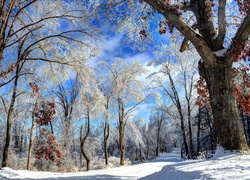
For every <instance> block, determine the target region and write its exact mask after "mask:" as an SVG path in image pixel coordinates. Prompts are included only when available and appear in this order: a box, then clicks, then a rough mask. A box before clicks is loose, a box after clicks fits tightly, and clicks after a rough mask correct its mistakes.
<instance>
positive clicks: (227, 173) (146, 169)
mask: <svg viewBox="0 0 250 180" xmlns="http://www.w3.org/2000/svg"><path fill="white" fill-rule="evenodd" d="M1 178H8V179H46V180H49V179H50V180H55V179H57V180H58V179H60V180H61V179H62V180H66V179H67V180H79V179H86V180H96V179H102V180H109V179H129V180H134V179H141V180H158V179H160V180H194V179H200V180H201V179H203V180H205V179H206V180H209V179H220V180H226V179H228V180H229V179H230V180H232V179H235V180H236V179H237V180H250V155H243V154H237V153H224V151H223V150H219V151H217V153H216V154H215V156H214V157H213V158H212V159H209V160H192V161H185V160H181V159H180V158H179V152H178V150H177V149H175V150H174V151H173V152H172V153H168V154H162V155H160V157H158V158H157V159H154V160H152V161H149V162H146V163H142V164H137V165H132V166H125V167H117V168H108V169H101V170H92V171H89V172H78V173H53V172H35V171H22V170H18V171H16V170H12V169H9V168H3V169H2V170H0V180H2V179H1Z"/></svg>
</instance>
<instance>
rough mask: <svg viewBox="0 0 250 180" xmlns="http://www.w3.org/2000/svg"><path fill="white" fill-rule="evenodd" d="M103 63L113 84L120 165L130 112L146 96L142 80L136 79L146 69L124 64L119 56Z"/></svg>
mask: <svg viewBox="0 0 250 180" xmlns="http://www.w3.org/2000/svg"><path fill="white" fill-rule="evenodd" d="M103 65H104V67H106V69H108V71H109V73H110V77H111V79H112V81H113V84H114V85H113V90H114V97H115V99H116V103H117V110H118V128H119V143H120V144H119V148H120V165H124V164H125V138H124V136H125V126H126V123H127V121H128V119H129V117H130V115H131V112H132V111H133V110H135V108H136V107H137V106H138V105H139V104H141V103H142V102H143V101H144V100H145V99H146V98H147V96H145V95H144V93H143V88H144V85H143V82H141V81H140V80H138V79H137V78H138V77H139V76H141V75H143V74H144V73H146V69H145V67H143V65H141V64H139V63H137V62H134V63H132V64H131V65H129V64H125V63H124V61H123V60H122V59H120V58H115V59H114V63H113V64H111V65H109V64H108V63H103Z"/></svg>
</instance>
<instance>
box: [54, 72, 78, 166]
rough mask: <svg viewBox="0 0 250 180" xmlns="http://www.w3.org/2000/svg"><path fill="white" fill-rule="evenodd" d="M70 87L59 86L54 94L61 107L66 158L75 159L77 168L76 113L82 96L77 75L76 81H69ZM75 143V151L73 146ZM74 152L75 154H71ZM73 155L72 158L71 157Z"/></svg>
mask: <svg viewBox="0 0 250 180" xmlns="http://www.w3.org/2000/svg"><path fill="white" fill-rule="evenodd" d="M69 81H70V83H69V85H64V84H62V83H61V84H59V85H58V87H57V90H55V91H53V94H55V96H56V97H57V100H56V101H57V103H58V105H59V106H60V107H61V111H60V112H61V116H60V118H62V122H61V126H60V127H61V131H62V139H61V140H62V142H63V143H62V144H63V148H64V149H65V151H66V154H65V156H67V158H70V157H72V158H74V162H75V166H77V159H76V158H77V157H76V155H75V153H76V152H75V150H76V143H75V138H74V136H75V134H74V129H73V128H74V127H73V122H74V111H76V109H77V107H76V106H77V99H79V95H80V92H79V91H80V82H79V81H80V80H79V76H78V75H76V77H75V78H74V79H71V78H70V79H69ZM72 137H73V138H72ZM71 141H73V150H72V148H71V147H72V146H71V145H72V144H71V143H70V142H71ZM71 151H74V152H71ZM71 154H72V156H70V155H71Z"/></svg>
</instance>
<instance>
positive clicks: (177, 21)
mask: <svg viewBox="0 0 250 180" xmlns="http://www.w3.org/2000/svg"><path fill="white" fill-rule="evenodd" d="M109 2H110V3H109V4H108V5H109V6H107V7H110V6H112V5H113V7H114V8H116V9H118V8H117V6H119V5H120V4H121V2H125V3H124V4H125V6H126V7H127V9H126V10H127V13H124V15H123V16H121V17H120V19H119V22H121V19H123V20H125V21H124V29H125V30H129V31H127V33H126V37H129V38H131V39H133V38H135V33H131V32H132V30H134V32H137V33H138V34H139V36H140V38H141V41H142V43H141V45H142V46H143V45H145V43H146V41H147V39H148V38H149V37H151V35H152V34H153V31H155V28H157V27H156V24H157V26H158V28H159V33H160V34H164V33H166V31H167V30H169V31H170V32H171V33H172V35H174V36H175V37H178V38H176V39H177V41H178V40H180V39H181V38H180V37H179V35H182V36H183V42H182V45H181V46H180V51H181V52H183V51H185V50H188V49H189V48H192V47H194V48H195V49H196V51H197V52H198V53H199V55H200V56H201V59H200V61H199V67H198V68H199V73H200V75H201V76H202V78H204V79H205V81H206V83H207V85H208V89H209V95H210V100H211V102H210V103H211V107H212V111H213V118H214V127H215V133H216V137H217V143H218V144H220V145H221V146H223V147H224V148H225V149H237V150H246V149H248V146H247V142H246V138H245V135H244V130H243V126H242V121H241V119H240V116H239V110H238V106H237V103H236V98H235V87H234V84H233V77H234V73H233V71H232V67H233V63H234V62H235V61H240V60H241V59H247V57H249V46H250V44H249V34H250V12H249V11H250V7H249V1H247V0H237V1H236V2H234V1H230V2H229V1H227V0H219V1H217V0H215V1H214V0H206V1H205V0H185V1H182V0H181V1H175V0H139V1H136V0H134V1H133V0H127V1H126V0H119V1H109ZM138 4H141V6H139V5H138ZM119 9H121V10H124V9H122V8H121V7H119ZM131 16H133V17H131ZM119 28H120V27H119ZM120 29H121V28H120ZM156 41H159V39H156ZM147 42H148V41H147ZM139 48H140V50H141V49H142V50H143V48H142V47H139ZM166 56H168V54H167V53H166Z"/></svg>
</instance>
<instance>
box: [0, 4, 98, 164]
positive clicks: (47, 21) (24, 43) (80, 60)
mask: <svg viewBox="0 0 250 180" xmlns="http://www.w3.org/2000/svg"><path fill="white" fill-rule="evenodd" d="M75 3H76V2H67V3H66V1H63V0H58V1H50V0H48V1H47V0H46V1H38V0H32V1H17V0H11V1H1V4H0V24H1V28H0V59H1V60H0V63H1V66H0V79H1V85H0V87H2V88H6V86H7V85H8V86H12V89H13V95H12V98H10V101H9V108H8V116H7V123H6V125H7V126H6V128H7V130H6V142H5V146H4V150H3V162H2V166H7V160H8V150H9V145H10V136H11V135H10V133H9V132H10V130H11V121H12V117H13V116H12V114H13V110H15V109H14V107H15V105H16V102H15V98H16V96H17V94H18V93H17V88H18V82H19V81H20V78H22V77H25V78H27V79H26V81H28V83H29V81H30V80H31V79H32V78H30V77H31V76H30V75H31V74H36V75H38V77H39V76H41V74H43V75H44V72H46V73H47V76H48V75H49V76H50V77H49V78H44V79H43V80H46V79H52V80H54V82H55V81H59V79H60V78H55V77H57V76H58V72H59V71H60V72H62V73H61V74H60V75H62V76H61V77H63V75H65V74H64V72H65V71H66V69H65V65H67V67H69V66H70V67H71V69H74V70H75V71H77V72H79V74H81V76H82V78H83V77H84V78H86V79H88V78H87V77H88V74H89V69H88V66H87V65H86V61H87V59H89V58H90V57H92V56H93V55H95V52H96V50H97V49H96V47H94V44H93V41H91V40H92V36H91V35H93V33H94V32H95V31H92V33H91V34H90V33H89V31H90V28H89V27H88V28H86V26H85V25H86V24H88V22H87V21H86V19H87V15H88V13H87V12H88V10H87V9H86V8H84V7H82V6H80V4H78V6H76V4H75ZM76 7H77V9H76ZM83 17H85V18H83ZM71 47H74V48H71ZM90 49H92V50H91V52H90V51H89V50H90ZM10 52H11V53H10ZM79 52H81V53H79ZM38 67H39V68H38ZM37 69H39V70H38V71H37ZM42 69H44V71H41V70H42ZM28 75H29V76H28ZM44 77H46V76H44ZM33 79H36V80H38V79H39V78H37V77H36V78H34V77H33ZM25 84H26V85H27V82H26V83H25Z"/></svg>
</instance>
